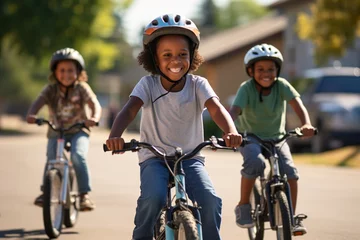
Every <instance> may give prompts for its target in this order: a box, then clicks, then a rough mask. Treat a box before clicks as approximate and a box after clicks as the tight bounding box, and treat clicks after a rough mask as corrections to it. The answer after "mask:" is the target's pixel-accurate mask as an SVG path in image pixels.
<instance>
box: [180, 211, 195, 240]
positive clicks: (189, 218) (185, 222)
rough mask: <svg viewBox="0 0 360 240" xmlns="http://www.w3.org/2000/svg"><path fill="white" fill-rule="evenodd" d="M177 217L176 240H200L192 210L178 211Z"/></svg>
mask: <svg viewBox="0 0 360 240" xmlns="http://www.w3.org/2000/svg"><path fill="white" fill-rule="evenodd" d="M176 214H177V215H176V218H175V240H199V234H198V230H197V227H196V221H195V218H194V216H193V215H192V213H191V212H188V211H178V212H176Z"/></svg>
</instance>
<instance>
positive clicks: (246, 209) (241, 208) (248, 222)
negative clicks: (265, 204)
mask: <svg viewBox="0 0 360 240" xmlns="http://www.w3.org/2000/svg"><path fill="white" fill-rule="evenodd" d="M234 211H235V216H236V225H238V226H239V227H241V228H251V227H253V226H254V225H255V224H254V221H253V219H252V217H251V205H250V204H242V205H237V206H236V207H235V210H234Z"/></svg>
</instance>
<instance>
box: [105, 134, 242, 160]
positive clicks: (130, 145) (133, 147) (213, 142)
mask: <svg viewBox="0 0 360 240" xmlns="http://www.w3.org/2000/svg"><path fill="white" fill-rule="evenodd" d="M206 146H210V148H211V149H226V150H233V151H235V150H236V149H235V148H232V147H226V144H225V140H224V139H222V138H216V137H214V136H212V137H211V138H210V139H209V140H206V141H204V142H202V143H200V144H199V145H197V146H196V147H195V148H194V150H192V151H191V152H190V153H185V154H182V150H181V148H176V151H177V152H180V153H181V156H180V157H182V158H181V159H190V158H192V157H194V156H195V155H196V154H197V153H198V152H199V151H200V150H201V149H203V148H204V147H206ZM141 148H146V149H149V150H150V151H151V152H152V153H153V154H154V155H155V156H156V157H159V158H166V159H167V160H172V161H173V160H176V158H175V156H169V155H166V153H164V152H162V151H160V150H159V149H158V148H156V147H155V146H153V145H151V144H149V143H146V142H139V141H137V140H135V139H132V140H131V141H130V142H126V143H124V146H123V149H122V150H115V151H112V153H121V152H126V151H132V152H136V151H139V150H140V149H141ZM103 150H104V152H107V151H111V150H109V149H108V147H107V146H106V144H103ZM183 156H185V157H183Z"/></svg>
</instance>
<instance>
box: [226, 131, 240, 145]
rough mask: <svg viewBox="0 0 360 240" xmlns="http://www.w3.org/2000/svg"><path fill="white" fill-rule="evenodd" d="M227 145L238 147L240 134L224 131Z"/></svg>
mask: <svg viewBox="0 0 360 240" xmlns="http://www.w3.org/2000/svg"><path fill="white" fill-rule="evenodd" d="M223 139H224V140H225V143H226V146H227V147H240V145H241V143H242V136H241V134H238V133H226V134H224V136H223Z"/></svg>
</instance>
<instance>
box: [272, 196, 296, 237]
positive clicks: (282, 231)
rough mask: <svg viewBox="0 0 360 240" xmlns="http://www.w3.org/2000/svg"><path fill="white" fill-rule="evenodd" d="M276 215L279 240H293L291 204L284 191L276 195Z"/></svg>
mask: <svg viewBox="0 0 360 240" xmlns="http://www.w3.org/2000/svg"><path fill="white" fill-rule="evenodd" d="M275 198H276V200H275V203H274V215H275V224H276V237H277V239H278V240H291V238H292V232H291V216H290V207H289V202H288V200H287V198H286V194H285V193H284V192H283V191H278V192H276V194H275Z"/></svg>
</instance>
